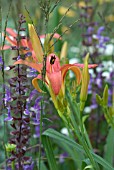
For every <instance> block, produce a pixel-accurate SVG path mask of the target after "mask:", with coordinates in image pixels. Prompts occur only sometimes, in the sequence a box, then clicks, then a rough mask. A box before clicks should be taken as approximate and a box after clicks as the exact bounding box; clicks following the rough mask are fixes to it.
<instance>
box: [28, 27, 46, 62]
mask: <svg viewBox="0 0 114 170" xmlns="http://www.w3.org/2000/svg"><path fill="white" fill-rule="evenodd" d="M28 30H29V35H30V40H31V43H32V48H33V50H34V52H35V54H36V58H37V60H38V62H39V63H42V61H43V50H42V46H41V42H40V38H39V37H38V35H37V33H36V31H35V28H34V26H33V24H28Z"/></svg>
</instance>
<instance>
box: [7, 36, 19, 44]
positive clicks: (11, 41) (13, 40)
mask: <svg viewBox="0 0 114 170" xmlns="http://www.w3.org/2000/svg"><path fill="white" fill-rule="evenodd" d="M5 38H6V40H7V41H8V42H9V43H10V44H11V45H14V46H17V41H16V40H15V39H14V38H13V39H11V38H10V37H9V36H6V37H5Z"/></svg>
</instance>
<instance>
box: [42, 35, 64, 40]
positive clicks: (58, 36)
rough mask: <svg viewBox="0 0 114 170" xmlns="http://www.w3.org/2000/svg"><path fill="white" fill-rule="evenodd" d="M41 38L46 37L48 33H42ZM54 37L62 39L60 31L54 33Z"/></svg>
mask: <svg viewBox="0 0 114 170" xmlns="http://www.w3.org/2000/svg"><path fill="white" fill-rule="evenodd" d="M50 35H52V34H50ZM40 38H46V35H45V34H43V35H40ZM53 38H56V39H60V40H61V39H62V38H61V36H60V34H58V33H55V34H54V35H53Z"/></svg>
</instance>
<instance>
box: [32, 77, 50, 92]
mask: <svg viewBox="0 0 114 170" xmlns="http://www.w3.org/2000/svg"><path fill="white" fill-rule="evenodd" d="M38 80H42V76H41V74H39V75H38V76H37V77H36V78H34V79H33V80H32V84H33V86H34V87H35V89H36V90H37V91H38V92H40V93H41V92H43V91H42V90H41V88H40V87H39V84H38ZM44 81H45V83H46V84H47V85H48V82H47V81H46V80H44Z"/></svg>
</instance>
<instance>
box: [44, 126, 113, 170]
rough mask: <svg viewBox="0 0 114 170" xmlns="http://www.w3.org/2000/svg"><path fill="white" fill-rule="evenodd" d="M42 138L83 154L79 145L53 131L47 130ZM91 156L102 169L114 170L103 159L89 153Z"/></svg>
mask: <svg viewBox="0 0 114 170" xmlns="http://www.w3.org/2000/svg"><path fill="white" fill-rule="evenodd" d="M43 135H44V136H49V137H51V138H53V139H55V140H56V141H57V140H58V142H63V143H65V144H68V145H69V146H71V147H73V148H74V149H76V150H77V152H81V153H83V154H85V151H84V149H83V147H82V146H81V145H79V144H78V143H76V142H75V141H74V140H72V139H70V138H69V137H67V136H64V135H63V134H61V133H59V132H57V131H55V130H53V129H48V130H46V131H45V132H44V133H43ZM90 152H91V153H92V155H93V158H94V159H95V161H96V162H97V163H99V164H100V165H102V166H103V167H104V168H106V169H107V170H114V168H113V167H112V166H111V165H110V164H109V163H108V162H107V161H106V160H104V159H103V158H101V157H100V156H98V155H97V154H95V153H93V152H92V151H90Z"/></svg>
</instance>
